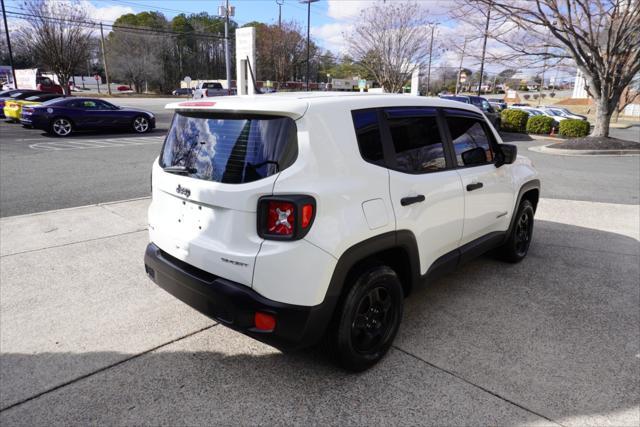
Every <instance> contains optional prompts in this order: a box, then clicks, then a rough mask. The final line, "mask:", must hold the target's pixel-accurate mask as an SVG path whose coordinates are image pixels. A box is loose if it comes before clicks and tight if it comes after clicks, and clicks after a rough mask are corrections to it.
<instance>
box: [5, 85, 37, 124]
mask: <svg viewBox="0 0 640 427" xmlns="http://www.w3.org/2000/svg"><path fill="white" fill-rule="evenodd" d="M44 93H45V92H42V91H39V90H34V89H10V90H5V91H2V92H0V118H3V117H4V106H5V103H6V102H7V101H13V100H18V99H25V98H28V97H30V96H33V95H42V94H44Z"/></svg>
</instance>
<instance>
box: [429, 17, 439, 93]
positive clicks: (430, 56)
mask: <svg viewBox="0 0 640 427" xmlns="http://www.w3.org/2000/svg"><path fill="white" fill-rule="evenodd" d="M436 25H438V24H434V25H433V26H432V27H431V44H430V46H429V69H428V71H427V96H429V90H430V87H429V86H430V84H431V58H432V55H433V32H434V30H435V29H436Z"/></svg>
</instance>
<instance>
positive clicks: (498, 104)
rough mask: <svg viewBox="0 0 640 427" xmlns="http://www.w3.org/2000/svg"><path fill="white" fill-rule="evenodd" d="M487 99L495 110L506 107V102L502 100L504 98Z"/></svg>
mask: <svg viewBox="0 0 640 427" xmlns="http://www.w3.org/2000/svg"><path fill="white" fill-rule="evenodd" d="M487 101H489V104H490V105H491V106H492V107H493V108H494V109H495V110H497V111H502V110H506V109H507V103H506V102H505V101H504V99H501V98H489V99H487Z"/></svg>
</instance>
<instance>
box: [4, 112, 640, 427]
mask: <svg viewBox="0 0 640 427" xmlns="http://www.w3.org/2000/svg"><path fill="white" fill-rule="evenodd" d="M135 101H136V102H143V100H135ZM144 102H146V103H147V104H148V101H147V100H144ZM162 105H164V101H157V105H156V104H153V106H152V108H153V109H156V110H157V111H154V110H153V109H152V111H154V113H156V115H158V114H167V113H163V112H161V111H162ZM138 106H140V105H138ZM148 108H151V107H148ZM162 117H163V118H162V120H160V118H159V128H160V130H158V131H157V132H154V133H151V134H149V135H145V136H142V137H138V136H136V135H131V134H110V135H102V134H82V135H78V136H75V137H73V138H69V139H65V140H59V139H56V138H49V137H46V136H43V135H41V134H40V133H39V132H37V131H33V130H26V129H22V128H21V127H20V126H16V125H11V124H4V123H0V180H1V182H2V185H0V215H1V216H2V217H3V218H1V219H0V424H2V425H25V426H26V425H29V426H33V425H47V426H49V425H69V424H108V425H131V424H136V425H159V424H168V425H176V424H180V425H211V424H227V425H228V424H234V425H235V424H331V425H346V424H349V425H378V424H402V425H415V424H421V425H424V424H427V425H447V426H449V425H456V426H458V425H487V424H490V425H535V426H538V425H567V426H569V425H575V426H583V425H593V426H602V425H611V426H626V425H629V426H637V425H639V424H640V326H639V325H640V311H639V310H638V307H640V207H639V200H640V185H639V183H640V157H638V156H635V157H600V158H594V157H564V156H553V155H548V154H542V153H536V152H533V151H530V150H529V148H530V147H533V146H536V145H541V144H544V143H545V141H540V140H528V139H526V138H524V139H523V138H518V139H519V140H517V141H514V143H516V144H517V145H518V147H519V151H520V153H521V154H524V155H527V156H528V157H530V158H531V159H532V160H533V161H534V163H535V166H536V168H538V170H539V171H540V174H541V176H542V180H543V189H542V197H543V199H542V200H541V203H540V207H539V209H538V212H537V214H536V225H535V231H534V241H533V244H532V247H531V250H530V253H529V256H528V257H527V259H526V260H525V261H524V262H522V263H520V264H517V265H510V264H504V263H501V262H499V261H497V260H494V259H493V258H491V257H490V256H485V257H482V258H479V259H477V260H475V261H473V262H471V263H469V264H466V265H465V266H463V267H462V268H460V269H459V270H458V271H456V272H455V273H453V274H451V275H449V276H447V277H444V278H442V279H440V280H438V281H436V282H433V283H429V284H428V285H425V286H423V287H421V288H419V289H418V290H417V291H416V292H414V293H413V294H412V295H411V297H410V298H408V299H407V300H406V307H405V315H404V319H403V323H402V326H401V329H400V332H399V335H398V337H397V339H396V342H395V344H394V347H393V348H392V350H391V351H390V353H389V355H388V356H387V357H386V358H385V359H384V360H383V362H382V363H381V364H379V365H378V366H376V367H374V368H373V369H371V370H369V371H367V372H365V373H363V374H359V375H354V374H348V373H345V372H344V371H341V370H339V369H337V368H335V367H334V366H333V365H331V364H330V363H329V362H328V361H327V360H326V359H325V357H324V356H322V354H320V352H318V351H316V350H313V349H312V350H307V351H302V352H295V353H287V354H284V353H281V352H279V351H277V350H275V349H273V348H271V347H269V346H266V345H263V344H260V343H258V342H255V341H253V340H251V339H249V338H247V337H244V336H242V335H240V334H238V333H236V332H233V331H230V330H228V329H226V328H225V327H223V326H220V325H217V324H216V323H215V322H214V321H212V320H210V319H208V318H206V317H204V316H202V315H200V314H198V313H197V312H195V311H194V310H192V309H190V308H189V307H187V306H186V305H184V304H182V303H181V302H179V301H177V300H176V299H175V298H173V297H172V296H170V295H168V294H166V293H165V292H164V291H162V290H161V289H159V288H158V287H157V286H156V285H154V284H153V283H152V282H151V281H149V280H148V279H147V278H146V276H145V274H144V268H143V264H142V256H143V252H144V247H145V245H146V243H147V241H148V235H147V231H146V208H147V206H148V203H149V200H148V199H147V198H145V196H147V195H148V191H149V169H150V167H149V164H150V162H151V161H152V160H153V159H154V158H155V157H156V156H157V154H158V152H159V150H160V143H161V141H162V138H163V131H162V129H166V126H167V125H168V123H169V120H170V113H169V114H168V115H167V116H162ZM635 130H636V129H631V132H634V131H635ZM627 132H629V131H627ZM631 135H632V136H633V133H631ZM510 140H513V139H510ZM123 199H134V200H128V201H122V202H114V201H116V200H123ZM60 208H67V209H62V210H55V211H52V209H60ZM43 211H47V212H43ZM19 214H26V215H21V216H15V215H19Z"/></svg>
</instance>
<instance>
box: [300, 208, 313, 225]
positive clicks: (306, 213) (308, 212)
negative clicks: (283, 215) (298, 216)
mask: <svg viewBox="0 0 640 427" xmlns="http://www.w3.org/2000/svg"><path fill="white" fill-rule="evenodd" d="M312 218H313V205H312V204H310V203H307V204H306V205H303V206H302V223H301V225H302V228H307V227H308V226H309V224H311V219H312Z"/></svg>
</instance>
